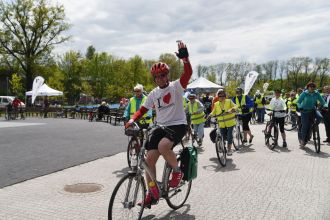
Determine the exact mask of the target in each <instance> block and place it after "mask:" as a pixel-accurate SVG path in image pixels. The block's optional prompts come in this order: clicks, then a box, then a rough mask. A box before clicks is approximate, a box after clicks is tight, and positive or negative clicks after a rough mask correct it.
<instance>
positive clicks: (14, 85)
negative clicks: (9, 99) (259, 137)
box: [9, 73, 24, 97]
mask: <svg viewBox="0 0 330 220" xmlns="http://www.w3.org/2000/svg"><path fill="white" fill-rule="evenodd" d="M9 83H10V88H11V92H12V94H15V96H19V97H24V88H23V84H22V77H20V76H19V75H18V74H16V73H14V74H13V75H12V76H11V80H9Z"/></svg>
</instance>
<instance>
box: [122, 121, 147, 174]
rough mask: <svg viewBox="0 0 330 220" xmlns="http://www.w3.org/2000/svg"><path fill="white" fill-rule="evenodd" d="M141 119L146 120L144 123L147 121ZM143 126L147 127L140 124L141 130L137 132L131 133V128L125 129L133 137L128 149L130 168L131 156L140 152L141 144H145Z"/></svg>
mask: <svg viewBox="0 0 330 220" xmlns="http://www.w3.org/2000/svg"><path fill="white" fill-rule="evenodd" d="M140 121H144V123H146V122H145V119H140ZM148 125H149V124H148ZM143 128H145V126H142V125H141V124H140V126H139V131H138V132H137V133H133V134H131V133H130V130H129V129H126V130H125V134H126V135H127V136H130V137H131V138H130V140H129V142H128V145H127V150H126V155H127V163H128V166H129V167H130V168H132V166H131V158H132V157H134V156H136V155H138V154H139V152H140V150H141V146H142V144H143V138H144V133H143ZM126 132H128V133H126Z"/></svg>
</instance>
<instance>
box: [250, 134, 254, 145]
mask: <svg viewBox="0 0 330 220" xmlns="http://www.w3.org/2000/svg"><path fill="white" fill-rule="evenodd" d="M253 138H254V135H252V136H251V137H250V140H249V143H250V144H251V143H252V140H253Z"/></svg>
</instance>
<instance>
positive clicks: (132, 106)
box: [124, 84, 152, 128]
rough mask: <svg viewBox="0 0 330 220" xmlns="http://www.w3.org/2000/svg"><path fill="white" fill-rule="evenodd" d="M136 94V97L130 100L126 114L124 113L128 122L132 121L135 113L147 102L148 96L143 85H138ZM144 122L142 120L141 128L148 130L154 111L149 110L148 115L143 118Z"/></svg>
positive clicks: (135, 88) (135, 90)
mask: <svg viewBox="0 0 330 220" xmlns="http://www.w3.org/2000/svg"><path fill="white" fill-rule="evenodd" d="M134 93H135V95H134V96H133V97H132V98H130V100H129V103H128V105H127V106H126V109H125V112H124V118H125V120H126V121H128V120H129V119H131V118H132V117H133V115H134V114H135V112H136V111H137V110H138V109H139V108H140V106H142V105H143V104H144V103H145V101H146V100H147V96H145V95H144V94H143V86H142V85H141V84H137V85H136V86H135V87H134ZM142 118H143V119H144V120H140V121H139V123H140V126H142V127H143V128H147V127H148V126H149V124H150V123H151V118H152V110H149V111H148V112H147V113H146V114H144V115H143V116H142Z"/></svg>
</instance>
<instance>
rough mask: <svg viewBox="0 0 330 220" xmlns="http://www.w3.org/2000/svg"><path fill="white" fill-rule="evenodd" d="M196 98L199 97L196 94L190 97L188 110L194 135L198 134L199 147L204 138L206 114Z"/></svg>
mask: <svg viewBox="0 0 330 220" xmlns="http://www.w3.org/2000/svg"><path fill="white" fill-rule="evenodd" d="M196 98H197V95H196V94H194V93H191V94H190V95H189V102H188V106H187V108H188V111H189V114H190V120H191V124H192V125H193V127H194V133H195V134H197V143H198V145H199V146H202V143H203V137H204V124H205V113H204V105H203V104H202V103H201V102H200V101H199V100H198V99H196Z"/></svg>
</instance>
